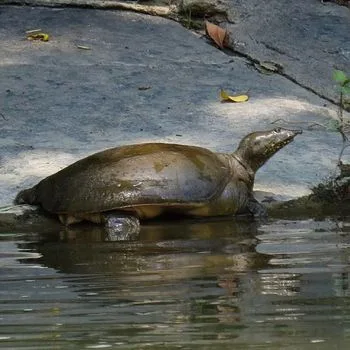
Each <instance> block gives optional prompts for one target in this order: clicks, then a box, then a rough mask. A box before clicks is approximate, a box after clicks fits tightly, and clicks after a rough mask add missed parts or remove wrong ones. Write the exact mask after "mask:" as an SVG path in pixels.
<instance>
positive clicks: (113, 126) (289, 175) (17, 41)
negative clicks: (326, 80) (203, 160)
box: [0, 1, 350, 206]
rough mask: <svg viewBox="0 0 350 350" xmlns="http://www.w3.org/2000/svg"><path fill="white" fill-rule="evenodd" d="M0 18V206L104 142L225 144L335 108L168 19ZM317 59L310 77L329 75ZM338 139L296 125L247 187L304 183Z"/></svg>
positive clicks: (295, 188)
mask: <svg viewBox="0 0 350 350" xmlns="http://www.w3.org/2000/svg"><path fill="white" fill-rule="evenodd" d="M251 3H253V2H252V1H251ZM238 5H240V6H243V4H241V2H239V3H238V2H236V3H235V4H234V6H236V8H237V7H238ZM291 6H292V5H291ZM320 6H322V5H320ZM327 6H328V5H327ZM277 9H279V10H280V7H278V6H277ZM345 10H346V11H347V9H341V11H339V17H337V18H338V20H336V19H334V18H333V20H334V21H333V22H334V23H340V22H339V21H342V20H343V17H344V16H345V15H344V13H343V12H344V11H345ZM241 16H243V12H242V15H241ZM261 17H262V18H263V17H264V16H263V15H262V14H261ZM247 18H249V16H247ZM269 18H271V21H272V18H274V16H273V14H271V15H270V17H269ZM243 19H244V18H243V17H242V18H241V25H242V23H243V22H244V21H243ZM325 20H326V19H325ZM247 21H248V20H247ZM256 21H257V18H256ZM337 21H338V22H337ZM0 23H1V26H0V41H1V50H0V80H1V89H0V113H1V115H0V134H1V135H0V147H1V153H0V206H2V205H9V204H11V202H12V200H13V199H14V197H15V195H16V193H17V192H18V191H19V190H20V189H23V188H25V187H29V186H32V185H34V184H35V183H36V182H37V181H39V180H40V179H42V178H43V177H45V176H47V175H49V174H51V173H53V172H56V171H58V170H59V169H61V168H63V167H64V166H66V165H68V164H70V163H71V162H73V161H75V160H78V159H79V158H81V157H84V156H87V155H88V154H91V153H93V152H96V151H98V150H102V149H105V148H108V147H114V146H117V145H122V144H128V143H139V142H147V141H162V142H177V143H188V144H193V145H199V146H204V147H208V148H211V149H213V150H216V151H224V152H229V151H232V150H234V149H235V147H236V146H237V144H238V142H239V140H240V139H241V138H242V137H243V136H244V135H245V134H247V133H249V132H251V131H254V130H259V129H270V128H272V127H274V126H275V125H276V124H273V125H271V122H273V121H275V120H276V119H278V118H283V119H284V120H286V121H288V122H290V123H292V124H286V123H283V122H281V123H279V124H278V125H279V126H286V127H288V126H289V127H296V125H301V126H304V127H305V126H306V125H307V124H303V123H305V122H311V121H317V122H318V123H323V124H326V123H327V122H329V120H331V118H335V117H336V107H335V106H334V105H332V104H331V103H329V102H328V101H326V100H325V99H322V98H320V97H319V96H318V95H317V94H314V93H312V92H310V91H309V90H308V89H305V88H303V87H301V86H300V85H298V84H296V83H294V82H292V81H291V80H290V79H287V78H286V77H284V76H281V75H277V74H275V75H263V74H260V73H259V72H257V71H256V70H255V69H254V68H253V67H252V66H251V65H250V62H249V60H247V59H245V58H242V57H239V56H229V55H227V54H225V53H224V52H222V51H220V50H218V49H216V48H215V47H213V46H211V45H209V44H208V42H206V40H205V39H204V38H202V37H200V36H199V35H196V34H194V33H192V32H190V31H188V30H186V29H185V28H183V27H182V26H181V25H180V24H178V23H175V22H173V21H170V20H167V19H163V18H158V17H151V16H146V15H140V14H136V13H129V12H118V11H100V10H91V9H76V8H60V9H53V8H42V7H16V6H0ZM327 23H328V22H327ZM316 24H317V23H315V22H312V21H309V22H307V25H308V26H309V25H310V26H311V25H316ZM304 25H306V24H304ZM341 26H342V24H341ZM348 26H349V28H350V23H349V25H348ZM36 28H41V29H42V30H43V31H44V32H47V33H49V34H50V36H51V38H50V41H48V42H38V41H28V40H26V36H25V31H26V30H30V29H36ZM281 28H282V29H283V27H281ZM342 28H343V27H342ZM243 29H244V28H243V27H242V30H241V31H240V32H239V33H243V34H244V31H243ZM282 29H281V30H282ZM246 30H247V33H249V34H250V35H253V34H254V32H253V31H251V30H249V28H248V29H247V27H246ZM315 30H316V29H315ZM344 30H345V29H344ZM349 32H350V30H348V31H347V33H349ZM243 34H242V38H241V37H239V40H241V41H242V40H243V39H244V36H243ZM244 35H245V34H244ZM314 40H315V37H314V35H310V36H308V35H306V34H305V35H304V41H303V43H301V42H300V43H299V42H298V41H294V42H291V41H289V45H290V46H289V47H288V50H289V51H288V52H294V51H295V50H297V47H299V44H300V45H301V48H305V47H307V45H308V43H309V45H311V42H313V41H314ZM334 40H337V38H335V39H334ZM78 45H84V46H88V47H89V48H90V50H82V49H79V48H78V47H77V46H78ZM286 45H287V40H286ZM291 46H292V47H291ZM247 47H250V46H247ZM330 47H332V45H331V43H330ZM339 49H340V48H339ZM286 50H287V48H286ZM304 51H305V50H304ZM301 52H303V50H301ZM342 52H343V51H342ZM344 52H345V51H344ZM326 54H327V53H326V52H325V55H326ZM249 55H254V52H253V51H251V52H249ZM344 55H345V56H344V57H345V58H346V57H347V58H346V59H348V56H346V52H345V53H344ZM335 56H336V58H337V57H338V56H339V57H340V54H339V55H335ZM335 56H334V55H333V54H332V53H331V52H329V53H328V56H327V57H328V58H329V59H330V60H333V58H334V57H335ZM345 58H344V59H345ZM259 59H260V58H259ZM312 59H315V60H317V59H318V52H315V57H312V58H310V57H309V54H308V53H306V57H305V58H304V59H303V61H304V62H305V61H307V60H309V62H310V63H311V62H313V61H312ZM342 59H343V58H342ZM272 60H273V61H276V58H275V56H274V57H272ZM342 62H343V61H342ZM344 62H345V61H344ZM283 63H284V62H283ZM322 67H323V68H322V72H320V76H322V77H324V76H326V75H328V74H331V70H332V64H330V65H329V67H328V66H327V67H325V66H322ZM339 68H341V67H339ZM346 68H347V67H345V70H347V69H346ZM347 71H349V70H347ZM310 79H312V76H311V75H310ZM220 88H225V89H227V90H229V91H233V92H236V93H241V92H247V91H248V94H249V96H250V100H249V101H248V102H247V103H241V104H229V103H221V102H220V99H219V91H220ZM294 123H297V124H294ZM340 142H341V139H340V136H339V135H338V134H337V133H334V132H329V131H326V130H324V129H322V128H318V129H317V128H316V129H314V130H311V131H308V130H305V132H304V134H303V135H301V136H298V137H297V138H296V140H295V142H294V143H293V144H291V145H288V147H286V148H285V149H284V150H282V151H281V152H280V153H279V154H277V155H276V156H275V157H274V158H273V159H271V160H270V161H269V162H268V163H267V164H266V166H264V167H263V169H261V170H260V171H259V172H258V174H257V177H256V189H260V190H267V191H271V192H274V193H276V194H279V195H281V194H282V195H288V196H299V195H303V194H306V193H308V191H309V187H310V186H311V185H314V184H316V183H317V182H318V181H320V180H322V178H324V177H325V176H327V175H329V173H330V172H332V171H333V170H334V168H335V164H336V161H337V156H338V152H339V149H340Z"/></svg>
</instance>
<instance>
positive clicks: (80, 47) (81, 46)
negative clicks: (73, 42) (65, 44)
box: [77, 45, 91, 50]
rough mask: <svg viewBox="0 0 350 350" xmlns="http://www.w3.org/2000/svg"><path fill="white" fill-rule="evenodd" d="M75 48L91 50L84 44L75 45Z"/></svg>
mask: <svg viewBox="0 0 350 350" xmlns="http://www.w3.org/2000/svg"><path fill="white" fill-rule="evenodd" d="M77 48H78V49H81V50H91V47H89V46H85V45H77Z"/></svg>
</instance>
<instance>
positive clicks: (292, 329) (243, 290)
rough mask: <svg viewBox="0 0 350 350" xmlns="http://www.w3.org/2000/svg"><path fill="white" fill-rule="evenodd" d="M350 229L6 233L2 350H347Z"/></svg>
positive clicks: (278, 225) (0, 272) (282, 224)
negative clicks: (118, 235) (121, 235)
mask: <svg viewBox="0 0 350 350" xmlns="http://www.w3.org/2000/svg"><path fill="white" fill-rule="evenodd" d="M186 225H187V226H186ZM349 227H350V225H349V223H348V222H346V221H343V222H335V221H332V220H328V221H312V220H308V221H275V222H270V223H269V224H267V225H263V226H257V225H256V226H254V225H252V224H247V223H244V222H243V223H242V224H237V223H235V224H234V225H233V224H232V223H231V222H230V221H227V222H220V223H217V224H216V223H214V224H213V223H211V224H210V225H207V224H206V223H200V224H198V223H196V224H193V223H191V224H186V223H185V224H183V225H181V224H179V225H177V226H176V225H175V226H171V227H168V226H167V227H164V228H162V230H161V231H160V229H159V227H155V228H153V227H150V228H147V230H148V231H145V232H144V233H143V236H141V237H140V240H139V241H137V242H105V241H104V240H103V239H101V237H103V235H98V236H96V235H89V232H87V233H86V234H85V235H81V234H80V233H79V234H76V235H75V236H74V239H71V238H70V239H62V234H61V235H59V234H57V235H51V236H45V235H44V236H42V235H33V234H32V235H24V234H21V235H19V234H7V235H1V236H0V325H1V327H0V347H1V349H26V350H28V349H65V350H66V349H103V348H113V349H114V348H118V349H150V348H151V349H162V350H163V349H214V350H215V349H220V350H222V349H224V350H225V349H232V348H235V349H272V350H273V349H293V350H297V349H302V350H303V349H320V350H323V349H324V350H326V349H327V350H328V349H346V348H348V347H349V345H350V340H349V337H350V302H349V300H350V299H349V261H350V250H349V244H350V238H349V237H350V236H349V234H348V231H349ZM175 229H176V230H178V231H176V230H175ZM69 237H72V233H70V236H69ZM92 237H93V239H92ZM96 237H99V238H98V239H97V238H96Z"/></svg>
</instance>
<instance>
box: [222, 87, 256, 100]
mask: <svg viewBox="0 0 350 350" xmlns="http://www.w3.org/2000/svg"><path fill="white" fill-rule="evenodd" d="M220 97H221V101H222V102H246V101H248V100H249V96H248V95H245V94H242V95H229V94H228V93H227V92H226V91H225V90H224V89H221V90H220Z"/></svg>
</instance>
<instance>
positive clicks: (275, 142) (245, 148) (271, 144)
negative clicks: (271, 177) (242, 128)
mask: <svg viewBox="0 0 350 350" xmlns="http://www.w3.org/2000/svg"><path fill="white" fill-rule="evenodd" d="M301 133H302V131H301V130H288V129H282V128H276V129H273V130H269V131H257V132H253V133H251V134H249V135H247V136H246V137H244V139H243V140H242V141H241V142H240V144H239V146H238V148H237V150H236V152H235V153H234V154H235V155H236V156H237V157H239V158H240V159H241V160H242V161H243V162H245V163H246V164H247V165H249V166H250V167H251V169H252V170H253V171H254V173H255V172H256V171H257V170H258V169H259V168H260V167H261V166H262V165H264V163H265V162H266V161H267V160H268V159H269V158H271V157H272V156H273V155H274V154H275V153H276V152H277V151H279V150H280V149H281V148H283V147H284V146H286V145H288V143H290V142H292V141H293V139H294V137H295V136H296V135H297V134H301Z"/></svg>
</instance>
